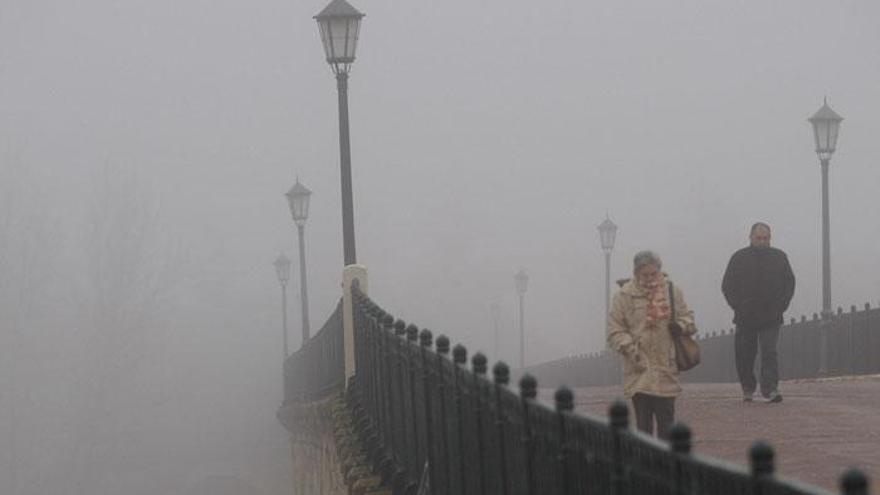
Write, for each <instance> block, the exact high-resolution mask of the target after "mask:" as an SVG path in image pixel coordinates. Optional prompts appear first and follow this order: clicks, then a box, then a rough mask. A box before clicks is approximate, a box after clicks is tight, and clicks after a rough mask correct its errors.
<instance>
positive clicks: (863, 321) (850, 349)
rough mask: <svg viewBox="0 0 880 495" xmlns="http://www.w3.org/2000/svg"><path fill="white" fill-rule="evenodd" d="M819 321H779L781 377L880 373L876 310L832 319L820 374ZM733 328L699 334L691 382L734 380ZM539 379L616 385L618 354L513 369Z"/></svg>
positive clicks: (686, 377) (879, 325)
mask: <svg viewBox="0 0 880 495" xmlns="http://www.w3.org/2000/svg"><path fill="white" fill-rule="evenodd" d="M821 328H822V320H821V319H820V318H819V315H817V314H815V313H814V314H813V317H812V319H807V317H806V316H801V318H800V319H799V320H796V319H794V318H792V319H791V321H790V322H789V323H788V324H786V325H783V326H782V328H781V329H780V333H779V343H778V346H777V349H778V350H779V376H780V378H781V379H784V380H790V379H801V378H816V377H819V376H839V375H853V374H856V375H864V374H872V373H880V308H871V306H870V304H865V306H864V309H862V310H859V309H857V308H856V307H855V306H851V307H850V311H849V312H844V311H843V309H842V308H838V309H837V313H836V314H835V315H834V316H832V317H831V318H830V322H829V325H828V337H827V345H828V349H827V369H826V370H824V371H823V372H820V352H821V340H820V336H821V334H820V331H821ZM733 338H734V331H733V329H729V330H722V331H720V332H712V333H709V334H703V335H700V336H698V338H697V340H698V342H699V343H700V347H701V353H702V360H701V361H702V362H701V363H700V365H699V366H697V367H696V368H694V369H692V370H690V371H688V372H686V373H683V374H682V375H681V379H682V381H684V382H691V383H732V382H736V381H737V377H736V366H735V364H734V353H733ZM517 371H518V372H522V373H526V372H527V373H531V374H533V375H535V376H539V377H541V381H542V382H543V383H546V384H548V385H553V386H557V385H561V384H566V385H569V386H572V387H590V386H602V385H617V384H619V383H620V371H619V365H618V358H617V356H616V354H615V353H613V352H610V351H603V352H597V353H592V354H584V355H579V356H571V357H566V358H562V359H557V360H554V361H549V362H546V363H541V364H538V365H534V366H531V367H528V368H526V369H524V370H517Z"/></svg>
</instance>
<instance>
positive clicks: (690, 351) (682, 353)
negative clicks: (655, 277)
mask: <svg viewBox="0 0 880 495" xmlns="http://www.w3.org/2000/svg"><path fill="white" fill-rule="evenodd" d="M669 308H670V315H669V333H670V335H672V344H673V345H674V346H675V366H676V367H677V368H678V371H687V370H689V369H691V368H693V367H694V366H696V365H698V364H700V344H698V343H697V341H696V340H694V339H693V338H692V337H691V336H690V335H685V334H684V332H683V331H682V328H681V325H679V324H678V323H676V322H675V294H674V293H673V291H672V282H669Z"/></svg>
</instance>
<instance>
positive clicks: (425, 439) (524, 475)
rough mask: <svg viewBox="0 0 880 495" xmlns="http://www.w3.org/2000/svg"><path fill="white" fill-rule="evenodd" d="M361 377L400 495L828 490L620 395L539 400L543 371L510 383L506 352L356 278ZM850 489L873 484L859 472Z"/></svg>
mask: <svg viewBox="0 0 880 495" xmlns="http://www.w3.org/2000/svg"><path fill="white" fill-rule="evenodd" d="M352 296H353V310H354V323H355V346H356V347H355V358H356V370H357V371H356V375H355V376H354V377H353V379H352V381H351V382H350V387H349V393H348V394H347V399H348V401H349V405H350V408H351V409H352V411H353V412H354V414H355V425H356V429H357V431H358V434H359V436H360V438H361V441H362V443H363V445H365V446H366V447H367V452H368V454H367V455H368V457H369V460H370V462H371V463H372V465H373V468H374V470H375V472H377V473H379V474H380V475H381V476H382V477H383V479H384V481H385V483H386V484H387V485H388V486H391V487H393V490H394V493H395V494H415V493H419V494H431V495H489V494H492V495H496V494H501V495H507V494H517V495H518V494H524V495H539V494H540V495H556V494H565V495H568V494H592V493H597V494H612V495H629V494H632V495H636V494H657V495H667V494H668V495H685V494H689V495H696V494H714V495H726V494H730V495H733V494H736V495H742V494H761V495H798V494H800V495H819V494H827V493H829V492H826V491H824V490H822V489H819V488H816V487H811V486H806V485H802V484H798V483H796V482H793V481H789V480H785V479H782V478H780V477H777V476H775V475H774V473H773V469H774V468H773V466H774V464H773V449H772V448H771V447H770V446H769V445H767V444H764V443H757V444H755V445H754V446H753V447H752V449H751V452H750V469H744V468H740V467H737V466H733V465H730V464H727V463H723V462H721V461H718V460H714V459H709V458H706V457H703V456H700V455H697V454H694V453H692V452H691V435H690V431H689V429H688V428H687V426H685V425H681V424H678V425H675V427H674V428H673V430H672V432H671V435H672V441H671V444H667V443H665V442H660V441H657V440H655V439H653V438H651V437H648V436H646V435H644V434H642V433H640V432H637V431H634V430H632V429H630V428H629V424H628V416H629V414H628V410H627V406H626V404H625V403H623V402H616V403H615V404H613V405H612V406H611V408H610V410H609V418H608V420H607V421H605V420H602V419H598V418H593V417H590V416H586V415H582V414H579V413H575V412H574V411H573V405H574V397H573V394H572V392H571V390H570V389H568V388H566V387H561V388H559V389H557V390H556V393H555V397H554V399H555V408H551V407H549V406H547V405H545V404H544V403H542V402H539V401H538V400H537V399H536V392H537V382H536V380H535V379H534V378H533V377H532V376H531V375H525V376H523V377H522V378H521V379H520V381H519V394H517V393H516V392H515V391H514V390H513V389H511V388H510V387H509V386H508V381H509V377H510V373H509V369H508V367H507V365H505V364H504V363H503V362H498V363H497V364H495V365H494V366H493V368H492V378H491V379H489V378H488V377H487V376H486V374H487V360H486V357H485V356H483V355H482V354H479V353H478V354H475V355H474V356H473V357H472V358H471V360H470V368H468V366H467V364H468V363H467V350H466V349H465V348H464V347H463V346H461V345H456V346H455V347H454V348H453V349H452V350H451V356H450V342H449V339H448V338H446V337H444V336H440V337H437V339H436V341H434V339H433V335H432V333H431V332H430V331H429V330H426V329H422V330H419V329H418V328H417V327H416V326H415V325H411V324H409V325H408V324H406V323H405V322H404V321H402V320H399V319H397V320H396V319H394V318H393V317H392V316H391V315H390V314H388V313H386V312H385V311H384V310H383V309H382V308H380V307H379V306H378V305H377V304H375V303H374V302H373V301H372V300H371V299H370V298H369V297H367V296H366V295H365V294H363V293H362V292H361V291H360V290H359V289H358V287H357V284H354V285H353V287H352ZM841 489H842V493H845V494H848V495H856V494H859V495H865V494H867V481H866V479H865V477H864V476H863V475H862V473H860V472H859V471H855V470H853V471H849V472H847V473H846V474H845V475H844V476H843V478H842V488H841Z"/></svg>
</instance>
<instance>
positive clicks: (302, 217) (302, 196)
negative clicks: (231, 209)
mask: <svg viewBox="0 0 880 495" xmlns="http://www.w3.org/2000/svg"><path fill="white" fill-rule="evenodd" d="M285 196H287V202H288V204H289V205H290V214H291V215H292V216H293V221H294V223H296V232H297V234H298V235H299V289H300V299H302V343H303V345H305V343H306V342H307V341H308V340H309V336H310V335H311V332H310V331H309V290H308V288H307V286H306V244H305V241H304V240H303V239H304V236H305V228H306V219H307V218H308V217H309V198H310V197H311V196H312V191H309V190H308V189H306V186H304V185H302V184H300V182H299V177H297V179H296V184H294V185H293V187H291V188H290V190H289V191H287V193H286V194H285Z"/></svg>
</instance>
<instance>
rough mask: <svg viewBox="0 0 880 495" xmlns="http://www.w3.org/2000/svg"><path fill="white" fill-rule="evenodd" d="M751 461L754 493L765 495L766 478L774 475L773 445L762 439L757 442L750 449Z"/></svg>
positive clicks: (755, 494)
mask: <svg viewBox="0 0 880 495" xmlns="http://www.w3.org/2000/svg"><path fill="white" fill-rule="evenodd" d="M749 462H750V464H751V467H752V493H753V494H754V495H763V493H764V480H766V479H768V478H770V477H772V476H773V471H774V467H773V447H771V446H770V444H768V443H767V442H763V441H760V440H759V441H757V442H755V443H754V444H752V448H751V449H749Z"/></svg>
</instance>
